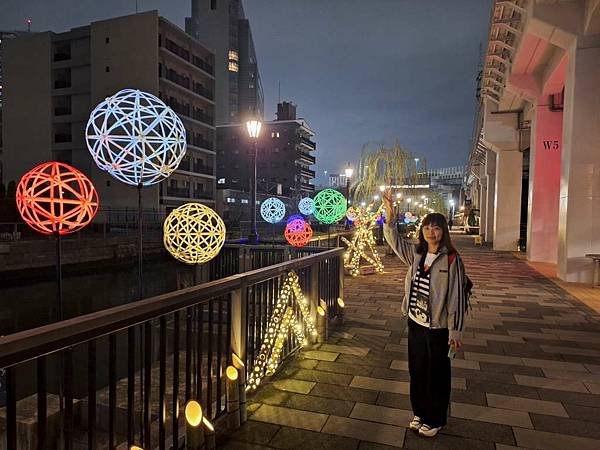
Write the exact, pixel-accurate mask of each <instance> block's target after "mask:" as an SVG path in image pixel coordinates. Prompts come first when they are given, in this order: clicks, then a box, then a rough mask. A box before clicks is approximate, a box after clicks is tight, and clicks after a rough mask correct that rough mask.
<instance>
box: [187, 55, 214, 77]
mask: <svg viewBox="0 0 600 450" xmlns="http://www.w3.org/2000/svg"><path fill="white" fill-rule="evenodd" d="M192 64H193V65H195V66H196V67H198V68H200V69H202V70H204V71H205V72H206V73H210V74H211V75H214V69H213V66H212V65H210V64H209V63H207V62H206V61H204V60H203V59H202V58H199V57H197V56H195V55H194V57H193V58H192Z"/></svg>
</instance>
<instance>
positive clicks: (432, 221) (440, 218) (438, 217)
mask: <svg viewBox="0 0 600 450" xmlns="http://www.w3.org/2000/svg"><path fill="white" fill-rule="evenodd" d="M425 225H434V226H438V227H440V228H441V229H442V240H441V242H440V248H442V247H446V249H447V250H448V253H449V254H450V253H456V249H455V248H454V245H452V241H451V240H450V230H449V229H448V222H446V217H445V216H444V215H443V214H440V213H431V214H427V215H426V216H425V217H424V218H423V222H421V226H420V227H419V243H418V244H417V253H418V254H419V255H423V254H426V253H427V248H428V245H427V241H426V240H425V236H423V227H424V226H425Z"/></svg>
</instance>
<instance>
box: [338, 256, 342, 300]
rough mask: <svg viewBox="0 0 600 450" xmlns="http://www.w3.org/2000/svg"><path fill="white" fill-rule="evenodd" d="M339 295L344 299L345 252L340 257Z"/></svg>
mask: <svg viewBox="0 0 600 450" xmlns="http://www.w3.org/2000/svg"><path fill="white" fill-rule="evenodd" d="M337 258H338V293H337V294H338V297H339V298H341V299H342V300H344V254H343V253H342V254H341V255H339V256H338V257H337Z"/></svg>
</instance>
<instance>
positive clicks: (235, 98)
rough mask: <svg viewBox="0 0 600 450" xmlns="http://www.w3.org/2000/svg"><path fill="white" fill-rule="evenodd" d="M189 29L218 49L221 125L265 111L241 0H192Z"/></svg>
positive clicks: (254, 56) (186, 27)
mask: <svg viewBox="0 0 600 450" xmlns="http://www.w3.org/2000/svg"><path fill="white" fill-rule="evenodd" d="M191 3H192V15H191V17H187V18H186V22H185V29H186V31H187V32H188V33H189V34H190V35H192V36H193V37H194V38H195V39H197V40H198V41H200V42H204V43H206V44H207V45H208V46H209V47H210V48H212V49H213V50H214V51H215V74H216V78H217V80H216V99H217V121H216V123H217V124H218V125H223V124H230V123H242V122H245V121H246V120H247V119H248V118H249V117H258V118H260V119H261V120H262V118H263V115H264V100H263V91H262V86H261V83H260V74H259V71H258V65H257V62H256V52H255V49H254V41H253V39H252V31H251V29H250V23H249V22H248V19H246V16H245V15H244V8H243V5H242V1H241V0H192V1H191Z"/></svg>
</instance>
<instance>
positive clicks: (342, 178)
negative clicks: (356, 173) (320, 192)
mask: <svg viewBox="0 0 600 450" xmlns="http://www.w3.org/2000/svg"><path fill="white" fill-rule="evenodd" d="M327 177H328V182H327V186H328V187H330V188H344V189H346V174H345V173H330V174H328V175H327Z"/></svg>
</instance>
